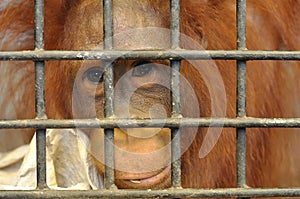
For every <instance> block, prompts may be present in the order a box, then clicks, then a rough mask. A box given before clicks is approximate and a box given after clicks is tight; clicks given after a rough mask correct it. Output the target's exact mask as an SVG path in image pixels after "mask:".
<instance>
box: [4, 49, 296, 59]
mask: <svg viewBox="0 0 300 199" xmlns="http://www.w3.org/2000/svg"><path fill="white" fill-rule="evenodd" d="M96 59H108V60H115V59H170V60H172V59H174V60H178V59H190V60H198V59H199V60H210V59H218V60H220V59H225V60H300V51H252V50H229V51H225V50H153V51H151V50H150V51H142V50H141V51H111V50H102V51H42V50H36V51H2V52H0V61H1V60H4V61H7V60H32V61H44V60H96Z"/></svg>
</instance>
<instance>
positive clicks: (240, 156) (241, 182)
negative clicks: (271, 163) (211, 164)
mask: <svg viewBox="0 0 300 199" xmlns="http://www.w3.org/2000/svg"><path fill="white" fill-rule="evenodd" d="M236 26H237V28H236V29H237V48H238V50H246V0H237V1H236ZM236 96H237V97H236V100H237V101H236V109H237V110H236V112H237V117H245V116H246V61H244V60H242V61H241V60H238V61H237V93H236ZM236 174H237V187H239V188H241V187H245V186H246V128H237V129H236Z"/></svg>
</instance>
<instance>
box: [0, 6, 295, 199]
mask: <svg viewBox="0 0 300 199" xmlns="http://www.w3.org/2000/svg"><path fill="white" fill-rule="evenodd" d="M34 2H35V50H34V51H25V52H24V51H12V52H5V51H3V52H0V60H1V61H5V60H32V61H35V75H36V77H35V78H36V115H37V118H36V119H28V120H27V119H24V120H0V128H32V129H38V130H37V184H38V185H37V190H30V191H29V190H26V191H0V198H99V197H113V198H133V197H138V198H139V197H148V198H149V197H151V198H182V197H184V198H186V197H190V198H199V197H200V198H211V197H216V198H223V197H225V198H248V197H300V188H286V189H275V188H268V189H257V188H255V189H253V188H246V187H245V186H246V164H245V163H246V162H245V157H246V146H245V143H246V142H245V141H246V138H245V135H246V134H245V133H246V132H245V130H246V128H256V127H260V128H271V127H286V128H290V127H291V128H299V127H300V118H252V117H251V118H250V117H246V111H245V108H246V95H245V92H246V84H245V78H246V61H247V60H300V51H280V52H279V51H248V50H246V26H245V25H246V24H245V14H246V0H237V1H236V2H237V35H238V36H237V38H238V42H237V47H238V50H230V51H225V50H209V51H202V50H200V51H198V50H167V51H130V52H129V51H128V52H127V51H126V53H124V51H110V50H111V49H112V47H113V41H112V34H113V32H112V30H113V29H112V0H103V2H104V3H103V5H104V36H105V38H104V46H105V49H104V50H103V51H45V50H44V37H43V32H44V24H43V21H44V13H43V9H44V1H43V0H35V1H34ZM171 4H174V5H173V6H171V13H172V14H171V16H172V17H171V21H172V22H171V24H173V25H171V32H172V35H171V44H172V47H176V46H179V45H180V40H178V39H179V35H178V34H179V32H177V30H179V29H180V28H179V18H180V17H179V12H180V7H179V5H180V2H179V0H171ZM177 17H179V18H178V19H177ZM173 20H174V21H173ZM121 54H123V55H121ZM120 55H121V56H120ZM117 57H118V58H119V59H172V60H179V59H180V58H181V57H185V58H186V59H204V60H205V59H222V60H224V59H227V60H237V85H238V86H237V117H236V118H178V117H176V115H180V98H179V96H180V90H179V89H178V88H177V87H176V85H179V84H176V82H177V83H179V80H178V79H177V78H178V76H177V75H172V84H173V86H172V87H174V88H172V100H173V102H175V106H173V107H172V116H173V117H172V118H167V119H166V120H165V121H160V120H159V119H151V120H150V119H145V120H141V119H113V118H111V116H113V114H114V112H113V109H114V107H113V87H112V85H113V66H112V65H110V63H109V61H106V67H105V75H104V82H105V117H106V118H104V119H101V120H99V119H76V120H47V119H46V118H47V117H46V114H45V100H44V61H45V60H83V59H103V60H111V59H115V58H117ZM171 65H172V67H173V68H174V69H175V70H174V71H179V70H180V63H179V61H172V62H171ZM177 102H178V103H177ZM75 124H76V125H75ZM99 125H100V126H101V127H104V128H105V139H106V140H105V144H106V146H105V157H106V161H107V162H108V163H106V165H113V164H114V157H113V153H114V149H113V136H114V133H113V128H115V127H124V128H140V127H161V126H162V125H163V126H164V127H169V128H172V129H175V130H176V129H178V128H179V126H182V127H220V126H222V127H234V128H237V186H238V187H239V188H225V189H172V188H171V189H165V190H146V191H145V190H107V189H103V190H94V191H63V190H60V191H57V190H48V189H46V188H47V184H46V142H45V141H46V136H45V130H44V129H46V128H98V127H99ZM40 129H41V130H40ZM283 133H284V132H283ZM172 134H173V136H174V135H175V134H176V133H174V130H173V132H172ZM107 143H110V144H107ZM174 143H175V142H174ZM178 143H180V140H179V142H178ZM172 148H174V149H173V150H175V149H176V146H172ZM175 152H177V151H175ZM172 153H173V152H172ZM174 155H175V154H174ZM179 166H180V165H179ZM113 167H114V166H112V167H108V168H105V179H106V183H105V186H106V188H112V187H113V186H114V171H113ZM178 168H180V167H177V168H176V169H174V168H173V169H172V179H173V180H172V185H173V187H179V186H180V182H179V181H180V175H179V178H177V177H176V176H175V177H173V173H178V174H180V172H181V171H180V170H178Z"/></svg>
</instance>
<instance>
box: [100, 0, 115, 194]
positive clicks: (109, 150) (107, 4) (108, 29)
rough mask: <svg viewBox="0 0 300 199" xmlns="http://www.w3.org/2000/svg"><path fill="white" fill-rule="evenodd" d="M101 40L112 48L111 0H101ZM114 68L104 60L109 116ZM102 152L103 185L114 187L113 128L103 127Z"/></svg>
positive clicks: (109, 112) (109, 115) (110, 114)
mask: <svg viewBox="0 0 300 199" xmlns="http://www.w3.org/2000/svg"><path fill="white" fill-rule="evenodd" d="M103 33H104V34H103V40H104V49H107V50H111V49H112V48H113V39H112V38H113V18H112V0H103ZM113 70H114V68H113V65H112V64H111V63H110V61H109V60H106V61H105V69H104V77H103V78H104V98H105V100H104V116H105V117H107V118H109V117H112V116H113V115H114V89H113V86H114V72H113ZM104 154H105V156H104V157H105V172H104V186H105V188H107V189H110V188H113V187H115V185H114V184H115V174H114V129H113V128H107V129H104Z"/></svg>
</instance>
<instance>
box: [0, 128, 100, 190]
mask: <svg viewBox="0 0 300 199" xmlns="http://www.w3.org/2000/svg"><path fill="white" fill-rule="evenodd" d="M46 135H47V144H46V153H47V184H48V186H49V187H50V188H51V189H71V190H72V189H73V190H74V189H76V190H88V189H101V188H103V180H102V177H101V176H100V175H99V173H98V172H97V169H96V168H95V166H94V164H93V160H92V158H91V156H90V154H89V153H88V150H89V148H90V143H89V139H88V137H87V136H86V135H85V134H84V133H83V132H82V131H80V130H73V129H51V130H47V134H46ZM35 140H36V139H35V136H34V138H33V139H32V141H31V143H30V145H24V146H20V147H19V148H17V149H15V150H13V151H10V152H6V153H0V189H5V190H12V189H13V190H27V189H35V188H36V141H35Z"/></svg>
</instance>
